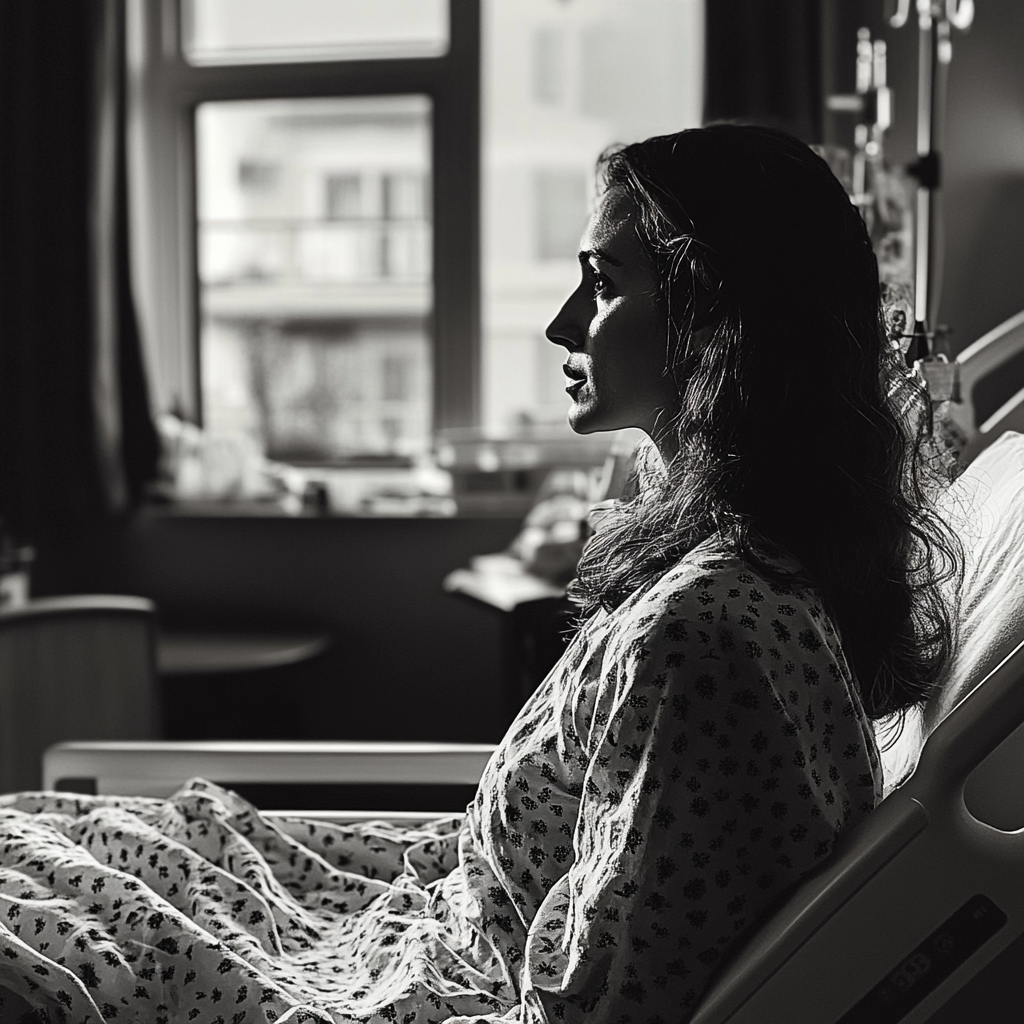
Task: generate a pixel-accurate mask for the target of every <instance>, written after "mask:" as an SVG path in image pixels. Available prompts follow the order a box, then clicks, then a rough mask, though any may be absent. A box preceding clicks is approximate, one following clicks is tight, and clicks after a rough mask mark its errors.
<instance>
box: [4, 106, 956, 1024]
mask: <svg viewBox="0 0 1024 1024" xmlns="http://www.w3.org/2000/svg"><path fill="white" fill-rule="evenodd" d="M580 249H581V251H580V282H579V285H578V286H577V288H576V289H575V290H574V291H573V292H572V294H571V295H570V296H569V297H568V299H567V300H566V302H565V304H564V306H563V307H562V309H561V310H560V311H559V312H558V313H557V314H556V316H555V317H554V319H553V320H552V322H551V324H550V326H549V327H548V332H547V333H548V337H549V339H550V340H551V341H552V342H554V343H555V344H558V345H561V346H563V347H564V348H565V350H566V357H565V372H566V376H567V378H568V381H569V384H568V387H567V389H566V390H567V392H568V394H569V400H570V409H569V413H568V415H569V421H570V424H571V425H572V427H573V428H574V429H575V430H576V431H578V432H581V433H588V432H592V431H603V430H617V429H620V428H623V427H637V428H640V429H641V430H643V431H644V432H645V433H646V435H647V437H648V438H649V448H648V450H647V453H646V459H647V472H645V474H644V477H643V480H642V481H641V483H640V485H639V486H638V488H637V491H636V494H635V496H633V497H632V498H630V499H628V500H622V501H621V502H619V503H616V504H613V505H611V506H609V507H607V508H604V509H603V510H602V511H601V512H600V514H599V515H598V516H597V518H596V532H595V534H594V536H593V537H592V539H591V540H590V542H589V543H588V545H587V547H586V549H585V551H584V554H583V558H582V561H581V563H580V566H579V569H578V573H577V576H576V579H575V580H574V581H573V583H572V585H571V588H570V593H571V595H572V596H573V597H574V598H575V600H576V601H577V602H578V604H579V606H580V609H581V622H580V626H579V630H578V632H577V634H576V635H575V637H574V638H573V639H572V641H571V642H570V644H569V646H568V648H567V650H566V653H565V655H564V657H563V658H562V659H561V661H560V662H559V663H558V665H556V666H555V668H554V669H553V670H552V672H551V673H550V674H549V676H548V677H547V679H546V680H545V681H544V683H543V684H542V685H541V687H540V688H539V689H538V691H537V692H536V693H535V694H534V695H533V696H532V697H531V698H530V700H529V701H528V702H527V704H526V706H525V707H524V708H523V710H522V711H521V712H520V714H519V716H518V717H517V718H516V720H515V721H514V722H513V724H512V726H511V727H510V729H509V731H508V733H507V735H506V737H505V739H504V740H503V741H502V743H501V744H500V746H499V748H498V751H497V753H496V754H495V756H494V758H493V759H492V760H491V762H490V764H489V765H488V767H487V769H486V771H485V773H484V776H483V778H482V780H481V783H480V786H479V789H478V791H477V795H476V797H475V799H474V801H473V803H472V804H471V805H470V806H469V807H468V808H467V810H466V813H465V815H463V816H457V817H454V818H451V819H446V820H444V821H442V822H436V823H434V824H433V825H432V826H429V827H425V828H423V829H419V830H414V831H402V830H399V829H394V828H390V827H386V826H383V825H376V826H364V827H347V828H343V827H341V826H335V825H329V824H322V823H315V822H301V821H294V822H291V823H286V824H284V825H275V824H272V823H270V822H268V821H267V820H266V819H263V818H262V817H261V816H260V815H259V813H258V812H257V811H255V809H253V808H251V807H250V806H249V805H248V804H246V803H245V802H244V801H242V800H240V799H239V798H238V797H236V796H234V795H233V794H231V793H228V792H226V791H224V790H221V789H219V788H218V787H215V786H212V785H211V784H208V783H202V782H195V783H192V784H191V785H190V786H189V787H186V788H185V789H184V790H183V791H182V792H181V793H179V794H178V795H177V796H175V797H174V798H172V799H171V800H169V801H145V800H141V799H127V798H123V799H118V798H101V797H74V796H72V795H69V794H64V795H53V794H25V795H18V796H13V797H8V798H5V800H4V806H3V807H2V808H0V814H2V827H3V840H2V842H0V952H2V953H4V954H5V955H4V956H2V957H0V971H2V972H3V973H0V984H3V985H5V986H6V987H7V988H9V989H11V990H12V991H14V992H17V993H18V994H19V995H21V996H24V997H25V998H26V999H29V1000H30V1001H31V998H35V997H36V996H35V994H37V993H38V991H39V990H40V989H42V991H43V992H44V994H45V995H46V998H48V999H49V1000H50V1001H51V1003H52V1002H53V1000H56V1003H55V1004H54V1005H63V1006H65V1008H66V1010H67V1012H68V1014H69V1019H74V1020H78V1019H80V1018H79V1017H77V1016H75V1014H76V1013H79V1012H80V1011H81V1009H82V1008H83V1007H85V1008H86V1009H87V1010H88V1012H89V1013H90V1014H93V1016H94V1018H95V1019H96V1020H100V1019H118V1020H120V1019H122V1018H123V1019H134V1018H133V1017H132V1016H131V1014H132V1013H135V1014H136V1016H137V1015H138V1013H140V1012H141V1011H140V1010H138V1007H140V1006H143V1007H145V1012H146V1014H147V1015H146V1016H145V1019H146V1020H152V1021H159V1020H165V1021H168V1022H178V1021H191V1020H201V1021H211V1022H212V1021H217V1022H226V1021H246V1022H250V1021H278V1022H284V1021H289V1022H290V1021H298V1020H315V1021H325V1022H326V1021H374V1022H376V1021H391V1022H395V1021H397V1022H404V1024H413V1022H426V1021H451V1022H454V1021H460V1022H461V1021H491V1022H497V1021H508V1022H511V1021H522V1022H552V1024H554V1022H565V1024H572V1022H583V1021H586V1022H588V1024H595V1022H603V1021H607V1022H609V1024H611V1022H615V1024H630V1022H635V1024H640V1022H650V1024H654V1022H677V1021H681V1020H684V1019H687V1018H688V1017H689V1015H690V1013H691V1012H692V1010H693V1008H694V1007H695V1006H696V1004H697V1002H698V1001H699V999H700V997H701V994H702V993H703V992H704V991H705V989H706V987H707V985H708V982H709V979H710V978H711V977H712V975H713V972H714V971H715V970H716V968H717V967H718V966H719V965H720V964H721V962H722V961H723V960H724V959H725V958H726V957H728V955H729V953H730V950H731V949H732V948H733V946H734V945H735V943H736V942H737V941H738V940H740V939H741V938H742V937H744V936H745V935H746V934H748V933H749V930H750V929H751V928H752V927H754V926H755V924H756V922H757V920H758V918H759V916H760V915H761V914H762V913H763V912H764V911H765V909H766V908H767V907H768V906H769V905H770V904H771V903H772V902H773V901H774V900H776V899H777V898H778V896H779V895H780V893H782V892H784V891H785V890H786V889H787V888H788V887H789V886H790V885H792V884H793V883H794V882H795V881H796V880H797V879H798V878H799V877H800V876H801V875H803V874H804V873H805V872H807V871H808V870H810V869H811V868H812V867H814V866H815V865H816V864H818V863H820V862H821V861H822V860H823V859H824V858H826V857H827V856H828V855H829V853H830V852H831V850H832V848H833V846H834V844H835V842H836V840H837V839H838V838H839V837H840V836H841V835H842V834H843V833H844V832H845V831H846V830H847V829H848V828H850V827H851V826H853V825H854V824H856V823H857V822H858V821H859V820H861V819H862V818H864V816H865V815H867V814H868V813H870V811H871V810H872V809H873V807H874V806H875V805H876V803H877V802H878V800H879V799H880V796H881V792H882V778H881V768H880V763H879V757H878V750H877V748H876V744H875V740H874V733H873V724H872V723H873V722H874V721H876V720H881V719H886V718H891V717H892V716H898V715H899V714H900V713H901V712H902V711H904V710H905V709H907V708H909V707H911V706H913V705H914V704H916V703H918V702H920V701H921V700H923V699H924V698H925V697H926V696H927V695H928V693H929V690H930V687H931V685H932V683H933V681H934V680H935V678H936V676H937V673H938V671H939V669H940V668H941V666H942V665H943V664H944V663H945V661H946V659H947V658H948V656H949V653H950V648H951V644H952V635H953V631H952V628H951V612H950V611H949V609H948V608H947V607H946V605H945V604H944V602H943V599H942V597H941V591H940V586H939V585H940V583H941V581H942V580H944V579H947V578H949V577H951V576H952V575H954V574H955V572H956V567H957V564H958V555H957V545H956V541H955V539H954V538H953V537H952V536H951V535H950V534H949V533H948V531H947V530H946V528H945V527H944V526H943V524H942V523H941V521H940V520H939V519H938V518H937V517H936V516H935V515H934V514H933V513H932V512H930V511H929V508H930V505H929V500H928V497H927V493H926V491H927V485H928V483H929V474H930V473H932V471H933V470H932V469H931V468H930V465H931V464H930V462H929V460H928V458H927V457H926V454H927V447H928V446H927V434H926V430H925V424H924V422H923V420H922V414H923V412H924V411H925V410H926V408H927V398H926V396H924V395H923V394H921V393H920V392H919V391H918V389H917V388H916V386H915V385H914V384H913V382H912V381H911V380H910V379H909V377H908V376H907V374H906V372H905V370H904V369H902V368H901V366H900V364H899V362H898V360H899V353H898V351H895V350H894V349H893V348H892V347H891V345H890V344H889V342H888V340H887V339H886V336H885V331H884V327H883V323H882V318H881V311H880V309H879V285H878V273H877V265H876V262H875V258H874V255H873V253H872V250H871V245H870V241H869V239H868V236H867V232H866V230H865V228H864V225H863V223H862V222H861V220H860V218H859V216H858V214H857V211H856V209H855V208H854V207H853V206H852V204H851V203H850V201H849V199H848V197H847V196H846V194H845V193H844V191H843V188H842V186H841V185H840V184H839V182H838V181H837V180H836V179H835V178H834V177H833V176H832V174H831V172H830V171H829V170H828V167H827V165H826V164H825V163H824V161H822V160H820V159H819V158H818V157H817V156H815V155H814V154H813V153H812V152H811V150H810V149H808V148H807V147H806V146H804V145H803V144H802V143H800V142H798V141H797V140H795V139H793V138H791V137H790V136H788V135H785V134H784V133H781V132H777V131H774V130H770V129H764V128H755V127H749V126H739V125H713V126H709V127H707V128H704V129H694V130H691V131H684V132H680V133H677V134H675V135H669V136H662V137H657V138H652V139H648V140H646V141H645V142H641V143H636V144H634V145H630V146H626V147H624V148H622V149H620V150H617V151H615V152H612V153H610V154H608V155H606V156H605V157H604V158H602V161H601V165H600V189H599V197H598V201H597V206H596V210H595V213H594V215H593V216H592V218H591V220H590V223H589V225H588V226H587V229H586V231H585V233H584V237H583V240H582V242H581V246H580ZM44 975H45V978H44ZM40 998H41V997H40ZM97 1014H98V1015H97ZM118 1015H120V1016H118ZM81 1019H84V1018H81ZM140 1019H141V1018H140Z"/></svg>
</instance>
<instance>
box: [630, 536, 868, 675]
mask: <svg viewBox="0 0 1024 1024" xmlns="http://www.w3.org/2000/svg"><path fill="white" fill-rule="evenodd" d="M787 569H788V570H789V571H790V575H793V570H795V569H796V567H795V566H794V565H792V564H790V565H784V564H781V563H780V564H779V572H778V573H774V572H772V571H771V570H770V569H766V568H762V567H760V566H758V565H755V564H754V563H753V562H752V561H751V560H750V559H748V558H746V557H744V556H743V555H742V554H741V553H740V552H738V551H737V550H736V549H735V547H733V546H731V545H730V544H729V543H728V542H726V541H723V540H721V539H719V538H711V539H709V540H707V541H705V542H704V543H702V544H699V545H697V547H695V548H694V549H693V550H692V551H690V552H688V553H687V554H686V555H685V556H684V557H683V558H681V559H680V560H679V561H678V562H677V563H676V564H675V565H673V566H672V567H671V568H670V569H668V570H667V571H666V572H665V573H663V574H662V576H661V577H660V578H659V579H658V580H657V581H656V582H655V583H654V584H653V585H652V586H650V587H648V588H646V589H645V590H644V591H642V592H639V593H637V594H635V595H634V596H633V597H632V598H631V599H630V600H629V601H627V602H626V603H625V604H624V605H622V606H620V609H619V622H618V623H617V627H618V628H617V629H616V630H615V632H617V633H618V637H617V640H618V642H617V643H615V644H614V645H613V646H614V648H615V649H616V650H617V651H618V652H619V653H620V654H625V653H626V652H627V651H638V650H640V649H643V650H645V651H647V652H649V653H650V654H652V655H653V654H654V653H655V651H657V652H659V654H660V653H661V652H663V651H668V652H669V653H668V654H667V657H668V660H669V661H675V662H679V661H681V660H683V657H684V654H683V652H684V650H685V651H686V652H688V653H687V660H689V659H690V658H692V657H693V656H694V655H695V654H696V653H698V652H697V649H698V648H699V649H701V650H702V651H703V652H704V653H703V657H705V658H708V657H710V658H716V657H723V656H724V657H725V659H726V660H731V658H732V657H735V656H736V655H737V654H740V653H742V655H743V656H744V657H750V658H753V659H754V660H755V661H760V660H761V659H762V657H764V658H767V660H769V661H772V662H774V661H780V662H781V663H787V662H788V661H789V660H790V659H791V658H792V657H793V655H794V654H795V653H796V652H799V654H800V655H801V658H805V657H811V658H813V659H814V660H818V659H820V658H824V659H825V660H826V661H836V662H839V663H840V664H841V666H842V673H843V675H848V673H849V670H848V667H847V666H846V664H845V658H844V656H843V654H842V650H841V645H840V642H839V636H838V633H837V631H836V628H835V626H834V624H833V623H832V621H831V619H830V617H829V616H828V614H827V613H826V612H825V610H824V609H823V607H822V604H821V601H820V599H819V598H818V596H817V594H816V593H815V592H814V591H813V590H811V589H810V588H808V587H806V586H803V585H802V584H801V583H800V582H798V581H799V577H798V576H796V577H795V579H794V580H793V582H790V581H789V579H788V578H787V572H786V570H787Z"/></svg>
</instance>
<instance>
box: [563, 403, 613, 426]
mask: <svg viewBox="0 0 1024 1024" xmlns="http://www.w3.org/2000/svg"><path fill="white" fill-rule="evenodd" d="M568 419H569V426H570V427H571V428H572V429H573V431H575V433H577V434H594V433H596V432H597V431H599V430H603V429H605V428H603V427H602V426H601V424H600V422H599V417H597V416H596V415H595V410H593V409H591V408H589V407H588V406H586V405H583V404H581V403H579V402H573V404H572V406H571V407H570V408H569V416H568Z"/></svg>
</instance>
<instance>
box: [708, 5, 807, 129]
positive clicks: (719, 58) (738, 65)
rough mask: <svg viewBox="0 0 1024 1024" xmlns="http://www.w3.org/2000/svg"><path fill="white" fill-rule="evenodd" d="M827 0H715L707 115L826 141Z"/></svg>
mask: <svg viewBox="0 0 1024 1024" xmlns="http://www.w3.org/2000/svg"><path fill="white" fill-rule="evenodd" d="M821 25H822V0H708V3H707V9H706V13H705V33H706V40H705V42H706V52H705V83H704V85H705V89H704V119H705V121H719V120H737V121H750V122H754V123H758V124H767V125H772V126H774V127H777V128H784V129H785V130H786V131H789V132H792V133H793V134H794V135H796V136H797V137H798V138H800V139H803V141H804V142H808V143H818V142H821V141H822V138H821V131H822V105H823V99H822V55H821Z"/></svg>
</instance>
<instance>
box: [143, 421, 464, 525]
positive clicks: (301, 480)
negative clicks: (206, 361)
mask: <svg viewBox="0 0 1024 1024" xmlns="http://www.w3.org/2000/svg"><path fill="white" fill-rule="evenodd" d="M158 426H159V430H160V436H161V439H162V443H163V458H162V462H161V472H160V478H159V480H158V481H157V482H156V483H155V484H154V485H153V487H152V488H151V490H150V498H151V500H152V501H153V502H154V503H156V504H159V505H162V506H165V507H166V508H168V509H169V510H171V511H173V512H180V513H185V514H198V515H270V516H273V515H279V516H323V515H339V516H390V517H406V516H451V515H454V514H455V511H456V506H455V501H454V499H453V497H452V480H451V476H450V474H448V473H447V472H446V471H445V470H443V469H440V468H438V467H437V466H436V465H435V464H434V463H433V462H432V461H431V459H430V458H429V456H424V457H422V458H421V459H418V460H412V462H411V464H410V465H408V466H401V465H399V466H358V467H351V468H349V467H345V468H338V467H329V466H293V465H289V464H287V463H282V462H275V461H273V460H271V459H268V458H266V457H265V456H264V455H263V453H262V452H261V451H260V450H259V447H258V446H257V445H256V443H255V442H254V441H252V440H250V439H248V438H244V437H240V436H223V435H217V434H213V433H210V432H207V431H204V430H202V429H201V428H200V427H197V426H196V425H195V424H192V423H189V422H187V421H185V420H182V419H180V418H179V417H177V416H175V415H172V414H165V415H163V416H161V417H160V418H159V420H158Z"/></svg>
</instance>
